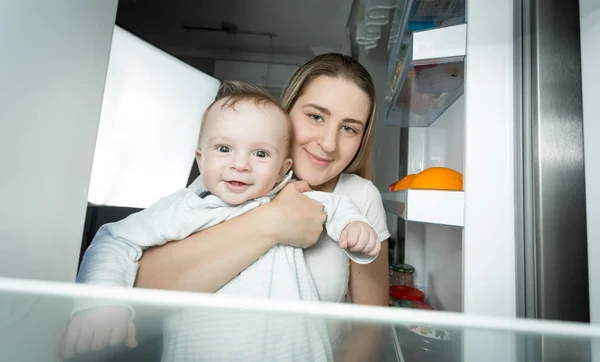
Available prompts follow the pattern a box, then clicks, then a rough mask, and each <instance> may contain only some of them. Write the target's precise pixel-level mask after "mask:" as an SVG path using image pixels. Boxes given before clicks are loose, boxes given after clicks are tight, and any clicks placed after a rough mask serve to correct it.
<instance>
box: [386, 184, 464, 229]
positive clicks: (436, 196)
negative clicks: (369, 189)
mask: <svg viewBox="0 0 600 362" xmlns="http://www.w3.org/2000/svg"><path fill="white" fill-rule="evenodd" d="M381 197H382V199H383V206H384V208H385V209H386V211H388V212H391V213H392V214H395V215H397V216H399V217H401V218H403V219H404V220H406V221H413V222H419V223H425V224H437V225H447V226H458V227H463V226H464V224H465V193H464V191H442V190H420V189H419V190H417V189H408V190H403V191H394V192H383V193H382V194H381Z"/></svg>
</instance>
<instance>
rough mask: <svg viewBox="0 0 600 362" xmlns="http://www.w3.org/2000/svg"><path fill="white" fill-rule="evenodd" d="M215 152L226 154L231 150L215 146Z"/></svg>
mask: <svg viewBox="0 0 600 362" xmlns="http://www.w3.org/2000/svg"><path fill="white" fill-rule="evenodd" d="M217 151H219V152H223V153H227V152H230V151H231V149H230V148H229V147H227V146H217Z"/></svg>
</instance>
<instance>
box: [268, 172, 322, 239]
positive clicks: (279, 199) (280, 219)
mask: <svg viewBox="0 0 600 362" xmlns="http://www.w3.org/2000/svg"><path fill="white" fill-rule="evenodd" d="M306 191H310V187H309V186H308V184H307V183H306V182H304V181H298V182H294V183H292V184H289V185H286V186H285V187H284V188H283V190H281V192H279V195H277V196H276V197H275V199H273V201H272V202H270V203H269V204H267V205H265V207H269V208H270V211H271V215H272V221H273V233H274V235H275V237H276V239H277V240H278V241H279V243H280V244H282V245H290V246H295V247H300V248H308V247H310V246H312V245H314V244H315V243H316V242H317V240H318V239H319V235H321V232H322V231H323V223H324V222H325V218H326V216H325V212H324V211H323V205H322V204H321V203H320V202H318V201H315V200H312V199H310V198H308V197H307V196H304V195H303V194H302V192H306Z"/></svg>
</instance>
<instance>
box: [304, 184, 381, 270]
mask: <svg viewBox="0 0 600 362" xmlns="http://www.w3.org/2000/svg"><path fill="white" fill-rule="evenodd" d="M304 194H305V195H306V196H308V197H310V198H311V199H313V200H316V201H319V202H320V203H322V204H323V206H324V208H325V212H326V214H327V219H326V221H325V228H326V230H327V234H328V235H329V237H330V238H332V239H333V240H335V241H338V242H340V246H341V247H342V248H344V249H345V251H346V253H347V254H348V257H349V258H350V259H351V260H352V261H354V262H356V263H358V264H368V263H370V262H372V261H373V260H375V258H376V257H377V254H378V253H379V250H380V249H381V245H380V241H379V239H378V238H377V233H376V232H375V230H374V229H373V227H372V226H371V224H370V223H369V221H368V220H367V218H366V217H365V216H364V215H363V214H362V213H361V212H360V210H359V209H358V207H357V206H356V205H354V203H353V202H352V199H350V197H348V196H345V195H338V194H334V193H328V192H319V191H310V192H306V193H304Z"/></svg>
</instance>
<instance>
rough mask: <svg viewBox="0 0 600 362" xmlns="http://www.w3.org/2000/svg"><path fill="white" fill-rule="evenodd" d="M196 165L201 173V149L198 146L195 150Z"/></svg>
mask: <svg viewBox="0 0 600 362" xmlns="http://www.w3.org/2000/svg"><path fill="white" fill-rule="evenodd" d="M196 165H198V170H200V174H201V175H202V151H201V150H200V149H199V148H198V149H197V150H196Z"/></svg>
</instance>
